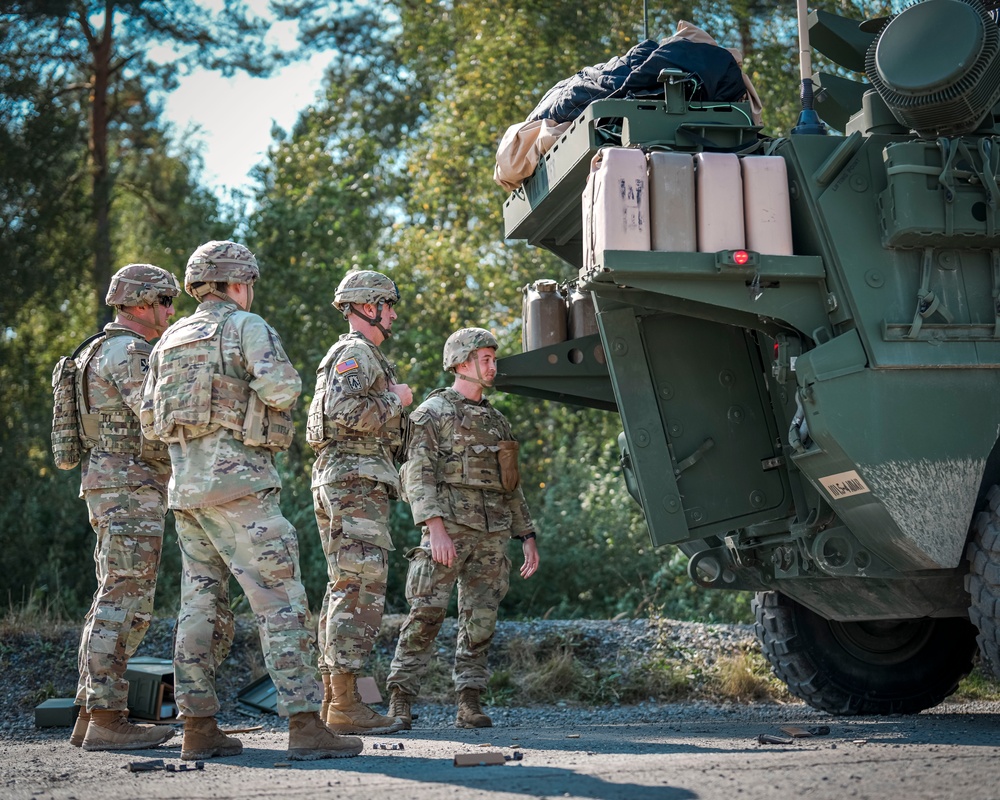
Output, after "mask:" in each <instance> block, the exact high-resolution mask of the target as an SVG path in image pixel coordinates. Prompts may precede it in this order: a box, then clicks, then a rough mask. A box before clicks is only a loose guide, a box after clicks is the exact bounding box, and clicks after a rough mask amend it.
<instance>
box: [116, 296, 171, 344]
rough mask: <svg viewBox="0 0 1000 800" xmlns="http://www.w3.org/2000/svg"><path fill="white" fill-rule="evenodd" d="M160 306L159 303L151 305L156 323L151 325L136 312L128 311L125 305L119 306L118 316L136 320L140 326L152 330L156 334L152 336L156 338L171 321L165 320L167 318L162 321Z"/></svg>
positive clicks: (131, 320)
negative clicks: (136, 314)
mask: <svg viewBox="0 0 1000 800" xmlns="http://www.w3.org/2000/svg"><path fill="white" fill-rule="evenodd" d="M159 307H160V306H159V305H158V304H157V303H153V304H152V306H151V308H152V309H153V321H154V323H153V324H152V325H150V324H149V323H148V322H146V321H145V320H142V319H139V318H138V317H137V316H135V314H132V313H130V312H128V311H126V310H125V306H118V307H117V313H118V316H120V317H124V318H125V319H127V320H129V321H130V322H134V323H135V324H136V325H138V326H139V327H140V328H145V329H146V330H148V331H152V332H153V333H154V334H156V335H155V336H152V337H150V338H152V339H156V338H158V337H159V336H162V335H163V332H164V331H165V330H166V329H167V327H168V326H169V325H170V323H169V322H167V320H165V319H164V320H163V322H162V323H161V322H160V315H159V312H158V311H157V309H158V308H159Z"/></svg>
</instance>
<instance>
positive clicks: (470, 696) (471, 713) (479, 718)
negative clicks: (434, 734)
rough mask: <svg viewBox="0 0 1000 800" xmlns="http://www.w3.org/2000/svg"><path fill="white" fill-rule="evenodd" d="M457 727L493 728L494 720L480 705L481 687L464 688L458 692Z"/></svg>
mask: <svg viewBox="0 0 1000 800" xmlns="http://www.w3.org/2000/svg"><path fill="white" fill-rule="evenodd" d="M455 727H456V728H492V727H493V720H491V719H490V718H489V717H487V716H486V715H485V714H484V713H483V707H482V706H481V705H479V689H462V690H461V691H460V692H459V693H458V716H456V717H455Z"/></svg>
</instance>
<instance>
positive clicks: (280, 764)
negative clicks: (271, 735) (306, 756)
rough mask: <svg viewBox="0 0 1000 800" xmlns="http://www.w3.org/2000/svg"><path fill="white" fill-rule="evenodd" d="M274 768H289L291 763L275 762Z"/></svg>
mask: <svg viewBox="0 0 1000 800" xmlns="http://www.w3.org/2000/svg"><path fill="white" fill-rule="evenodd" d="M274 766H276V767H290V766H292V762H291V761H275V762H274Z"/></svg>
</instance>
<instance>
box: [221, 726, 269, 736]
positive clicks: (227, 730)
mask: <svg viewBox="0 0 1000 800" xmlns="http://www.w3.org/2000/svg"><path fill="white" fill-rule="evenodd" d="M219 730H220V731H221V732H222V733H224V734H226V736H231V735H232V734H234V733H253V732H254V731H262V730H264V726H263V725H251V726H250V727H249V728H220V729H219Z"/></svg>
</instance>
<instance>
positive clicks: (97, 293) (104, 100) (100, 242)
mask: <svg viewBox="0 0 1000 800" xmlns="http://www.w3.org/2000/svg"><path fill="white" fill-rule="evenodd" d="M113 14H114V2H113V0H107V2H106V3H105V14H104V30H103V31H102V32H101V33H100V34H99V36H94V37H88V38H89V40H90V51H91V56H92V58H93V67H94V72H93V84H92V88H91V102H90V108H91V113H90V165H91V167H90V168H91V187H92V189H91V214H92V218H93V220H94V271H93V281H94V297H95V299H96V302H97V325H98V327H99V328H100V327H103V325H104V323H106V322H110V321H111V315H112V310H111V309H110V308H108V307H107V306H106V305H105V304H104V296H105V294H106V292H107V289H108V284H109V283H110V282H111V228H110V216H111V188H112V185H113V178H112V176H111V170H110V168H109V166H108V83H109V80H110V76H111V53H112V48H111V43H112V33H111V28H112V24H113ZM81 22H82V23H83V24H84V25H87V24H88V23H87V22H86V21H85V20H81Z"/></svg>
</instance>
